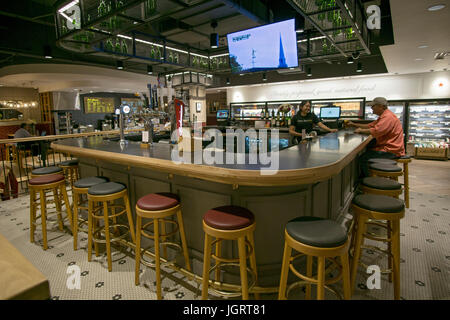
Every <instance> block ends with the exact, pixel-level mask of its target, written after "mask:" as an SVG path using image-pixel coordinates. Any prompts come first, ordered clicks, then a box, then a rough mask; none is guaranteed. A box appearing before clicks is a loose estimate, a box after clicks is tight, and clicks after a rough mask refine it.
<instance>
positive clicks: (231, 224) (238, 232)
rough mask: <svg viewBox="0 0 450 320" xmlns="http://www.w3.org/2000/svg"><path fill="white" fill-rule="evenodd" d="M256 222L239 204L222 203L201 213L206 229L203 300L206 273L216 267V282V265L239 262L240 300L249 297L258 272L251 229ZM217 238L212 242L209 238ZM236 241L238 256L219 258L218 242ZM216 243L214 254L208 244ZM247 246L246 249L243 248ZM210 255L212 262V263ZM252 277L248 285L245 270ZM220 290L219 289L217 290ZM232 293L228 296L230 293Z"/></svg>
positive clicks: (205, 297) (207, 283)
mask: <svg viewBox="0 0 450 320" xmlns="http://www.w3.org/2000/svg"><path fill="white" fill-rule="evenodd" d="M255 227H256V223H255V217H254V215H253V213H252V212H251V211H249V210H248V209H246V208H242V207H238V206H223V207H217V208H214V209H211V210H209V211H207V212H206V213H205V215H204V216H203V230H204V231H205V247H204V258H203V287H202V299H203V300H206V299H208V286H209V274H210V272H211V271H212V270H216V281H219V279H218V275H219V271H218V270H219V268H220V266H225V265H236V264H237V262H238V263H239V269H240V277H241V293H240V294H241V295H242V299H243V300H248V291H249V289H250V288H251V287H252V286H253V285H255V284H256V283H257V280H258V273H257V270H256V258H255V243H254V239H253V232H254V230H255ZM213 237H215V238H216V240H215V241H214V242H213V241H212V238H213ZM222 240H237V242H238V252H239V258H237V259H226V258H222V257H221V252H220V249H221V241H222ZM213 244H216V252H215V253H216V254H215V255H213V254H211V246H212V245H213ZM246 245H247V246H248V249H249V251H248V252H247V250H246ZM211 256H212V257H213V259H214V260H215V265H214V266H213V267H212V268H210V266H211ZM247 258H249V259H250V266H251V269H249V268H247ZM248 270H249V271H250V272H251V274H252V276H253V279H254V281H253V283H252V285H251V286H249V285H248V282H247V281H248V280H247V271H248ZM216 292H218V293H220V292H219V291H216ZM230 296H231V295H230Z"/></svg>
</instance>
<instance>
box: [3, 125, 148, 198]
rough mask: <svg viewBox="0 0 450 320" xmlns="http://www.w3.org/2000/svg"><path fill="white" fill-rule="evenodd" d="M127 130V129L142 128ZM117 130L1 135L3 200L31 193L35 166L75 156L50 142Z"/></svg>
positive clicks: (106, 133) (55, 164)
mask: <svg viewBox="0 0 450 320" xmlns="http://www.w3.org/2000/svg"><path fill="white" fill-rule="evenodd" d="M141 130H142V129H135V130H127V131H126V132H132V131H141ZM118 134H119V131H118V130H111V131H101V132H89V133H78V134H65V135H51V136H42V137H29V138H19V139H0V198H1V200H2V201H5V200H9V199H11V198H17V197H18V196H19V195H21V194H25V193H28V180H29V179H30V178H31V172H32V171H33V170H34V169H37V168H42V167H50V166H57V165H58V164H60V163H61V162H63V161H66V160H70V159H72V156H71V155H70V154H67V153H61V152H56V151H55V150H53V149H52V148H51V147H50V144H51V142H53V141H56V140H62V139H70V138H80V137H89V136H97V135H109V136H111V135H114V136H115V135H118Z"/></svg>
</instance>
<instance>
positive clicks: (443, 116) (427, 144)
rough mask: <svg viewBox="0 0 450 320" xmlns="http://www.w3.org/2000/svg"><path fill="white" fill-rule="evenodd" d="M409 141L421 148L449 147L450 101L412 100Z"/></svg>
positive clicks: (410, 105) (410, 104)
mask: <svg viewBox="0 0 450 320" xmlns="http://www.w3.org/2000/svg"><path fill="white" fill-rule="evenodd" d="M408 142H411V143H414V144H415V146H416V147H421V148H432V147H434V148H436V147H441V148H443V147H445V148H448V145H449V144H450V101H426V102H410V103H409V123H408Z"/></svg>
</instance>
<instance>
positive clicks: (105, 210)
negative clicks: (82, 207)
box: [103, 201, 112, 272]
mask: <svg viewBox="0 0 450 320" xmlns="http://www.w3.org/2000/svg"><path fill="white" fill-rule="evenodd" d="M103 218H104V223H105V237H106V254H107V256H108V271H109V272H111V271H112V260H111V239H110V233H109V218H108V202H106V201H105V202H103Z"/></svg>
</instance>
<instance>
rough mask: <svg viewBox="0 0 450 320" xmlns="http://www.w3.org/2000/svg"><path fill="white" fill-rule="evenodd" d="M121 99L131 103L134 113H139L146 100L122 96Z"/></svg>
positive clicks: (122, 101) (123, 102) (128, 103)
mask: <svg viewBox="0 0 450 320" xmlns="http://www.w3.org/2000/svg"><path fill="white" fill-rule="evenodd" d="M120 101H121V103H122V104H127V105H129V106H130V108H131V110H132V112H133V113H139V112H140V111H142V107H143V106H144V101H143V100H141V99H137V98H121V99H120Z"/></svg>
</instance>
